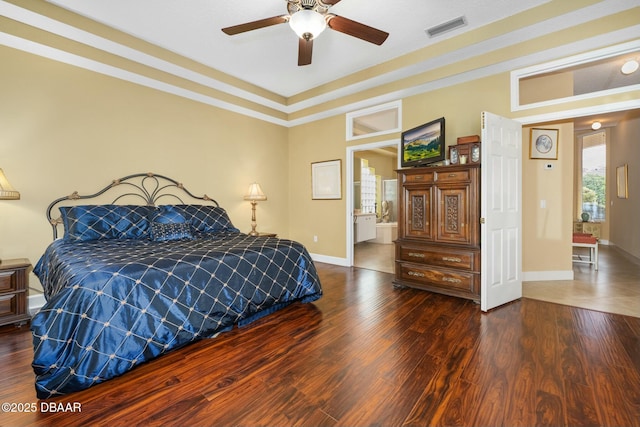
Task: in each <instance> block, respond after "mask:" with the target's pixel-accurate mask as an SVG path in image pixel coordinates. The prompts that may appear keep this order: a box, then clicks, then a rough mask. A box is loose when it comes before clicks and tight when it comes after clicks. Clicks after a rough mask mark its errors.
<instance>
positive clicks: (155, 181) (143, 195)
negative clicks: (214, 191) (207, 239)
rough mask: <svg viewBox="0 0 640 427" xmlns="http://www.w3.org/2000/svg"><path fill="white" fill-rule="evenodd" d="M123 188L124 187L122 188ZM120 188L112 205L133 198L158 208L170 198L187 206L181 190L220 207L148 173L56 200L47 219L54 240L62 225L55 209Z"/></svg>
mask: <svg viewBox="0 0 640 427" xmlns="http://www.w3.org/2000/svg"><path fill="white" fill-rule="evenodd" d="M120 186H122V187H120ZM115 187H119V189H121V190H122V193H121V194H119V195H117V196H116V197H115V198H114V199H113V201H112V202H111V204H117V202H118V201H119V200H121V199H122V198H124V197H129V198H133V199H134V200H137V201H139V202H140V204H141V205H142V204H144V205H148V206H156V204H157V202H158V200H160V199H162V198H170V199H173V200H174V201H177V202H178V203H180V204H185V201H184V200H183V199H182V197H181V196H180V195H178V194H175V193H173V192H172V191H173V190H174V189H178V190H181V191H182V192H184V193H185V194H186V195H188V196H189V197H191V198H192V199H195V200H202V201H206V202H210V203H213V204H214V205H215V206H220V205H219V204H218V202H216V201H215V200H214V199H212V198H210V197H209V196H207V195H206V194H205V195H203V196H195V195H194V194H192V193H191V192H190V191H189V190H187V189H186V188H185V187H184V186H183V185H182V183H180V182H178V181H176V180H174V179H171V178H167V177H166V176H163V175H157V174H154V173H152V172H147V173H137V174H133V175H128V176H125V177H124V178H119V179H114V180H113V181H112V182H111V184H109V185H107V186H106V187H104V188H103V189H102V190H100V191H98V192H97V193H94V194H89V195H80V194H78V192H77V191H74V192H73V193H71V194H70V195H68V196H64V197H60V198H59V199H56V200H54V201H53V202H51V204H50V205H49V206H48V207H47V219H48V220H49V223H50V224H51V227H52V228H53V239H54V240H55V239H57V238H58V225H59V224H62V218H61V217H60V216H57V217H55V218H54V217H53V215H52V211H53V209H54V208H56V207H58V205H61V204H62V202H64V201H66V200H82V199H93V198H96V197H98V196H101V195H102V194H104V193H106V192H107V191H109V190H111V189H113V188H115Z"/></svg>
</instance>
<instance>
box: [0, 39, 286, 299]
mask: <svg viewBox="0 0 640 427" xmlns="http://www.w3.org/2000/svg"><path fill="white" fill-rule="evenodd" d="M0 63H1V64H2V67H0V93H1V94H2V102H0V149H1V151H0V152H1V153H2V157H1V158H0V167H1V168H3V169H4V172H5V173H6V175H7V176H8V178H9V180H10V182H11V183H12V185H13V186H14V187H15V188H16V189H17V190H18V191H20V193H21V197H22V198H21V200H18V201H2V202H0V218H1V219H0V242H1V244H0V258H22V257H26V258H29V259H30V260H31V262H32V263H33V264H35V263H36V261H37V260H38V258H39V257H40V255H41V254H42V252H43V251H44V249H45V247H46V246H47V244H48V243H49V242H50V241H51V230H50V227H49V225H48V223H47V222H46V218H45V209H46V207H47V205H48V204H49V203H50V202H51V201H52V200H53V199H55V198H58V197H62V196H64V195H66V194H70V193H71V192H72V191H74V190H78V191H79V192H81V193H93V192H94V191H96V190H98V189H99V188H102V187H103V186H106V185H107V184H109V183H110V182H111V181H112V180H113V179H115V178H119V177H122V176H125V175H129V174H131V173H136V172H149V171H151V172H155V173H159V174H163V175H166V176H169V177H172V178H175V179H177V180H179V181H181V182H183V183H184V185H185V186H186V187H187V188H189V189H190V191H192V192H193V193H195V194H203V193H206V194H207V195H209V196H210V197H212V198H214V199H217V200H218V201H219V203H220V204H221V205H222V206H223V207H224V208H226V209H227V211H228V212H229V215H230V217H231V219H232V221H233V222H234V224H235V225H236V226H237V227H238V228H240V229H241V230H242V231H249V230H250V229H251V228H250V220H251V209H250V204H249V202H246V201H244V200H243V198H242V196H243V195H244V193H245V191H246V190H247V187H248V186H249V184H250V183H251V182H253V181H254V180H255V181H258V182H259V183H260V184H261V186H262V188H263V190H264V191H265V193H266V195H267V197H268V200H267V201H265V202H261V203H259V204H258V212H257V215H258V229H259V230H264V231H274V232H278V233H280V234H281V235H283V236H286V235H287V233H288V228H289V221H288V220H289V196H288V181H289V179H288V178H289V177H288V173H287V171H288V168H289V164H288V163H289V162H288V158H289V148H288V146H287V129H286V128H283V127H280V126H276V125H272V124H268V123H266V122H263V121H259V120H256V119H251V118H248V117H246V116H240V115H238V114H234V113H231V112H228V111H224V110H219V109H216V108H213V107H209V106H205V105H203V104H199V103H196V102H193V101H188V100H185V99H183V98H179V97H176V96H172V95H168V94H165V93H162V92H158V91H155V90H151V89H148V88H144V87H141V86H138V85H134V84H131V83H127V82H124V81H121V80H116V79H113V78H110V77H105V76H103V75H100V74H97V73H93V72H90V71H87V70H83V69H79V68H76V67H72V66H68V65H64V64H62V63H59V62H55V61H51V60H47V59H43V58H40V57H36V56H34V55H30V54H26V53H22V52H19V51H17V50H14V49H9V48H6V47H0ZM31 282H32V286H33V287H36V288H37V287H39V286H38V283H37V281H36V279H35V277H34V278H33V279H32V281H31Z"/></svg>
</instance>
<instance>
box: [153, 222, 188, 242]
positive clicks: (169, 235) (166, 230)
mask: <svg viewBox="0 0 640 427" xmlns="http://www.w3.org/2000/svg"><path fill="white" fill-rule="evenodd" d="M180 239H193V234H192V233H191V225H189V223H187V222H175V223H170V224H163V223H161V222H152V223H151V240H153V241H155V242H163V241H167V240H180Z"/></svg>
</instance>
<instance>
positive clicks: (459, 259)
mask: <svg viewBox="0 0 640 427" xmlns="http://www.w3.org/2000/svg"><path fill="white" fill-rule="evenodd" d="M442 260H443V261H449V262H462V258H456V257H452V256H443V257H442Z"/></svg>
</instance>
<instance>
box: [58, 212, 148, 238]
mask: <svg viewBox="0 0 640 427" xmlns="http://www.w3.org/2000/svg"><path fill="white" fill-rule="evenodd" d="M59 209H60V215H61V217H62V223H63V224H64V239H66V240H70V241H86V240H106V239H146V238H148V237H149V229H150V226H151V225H150V223H149V219H148V217H149V213H150V212H151V211H152V210H153V209H154V208H153V207H151V206H134V205H83V206H63V207H60V208H59Z"/></svg>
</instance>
